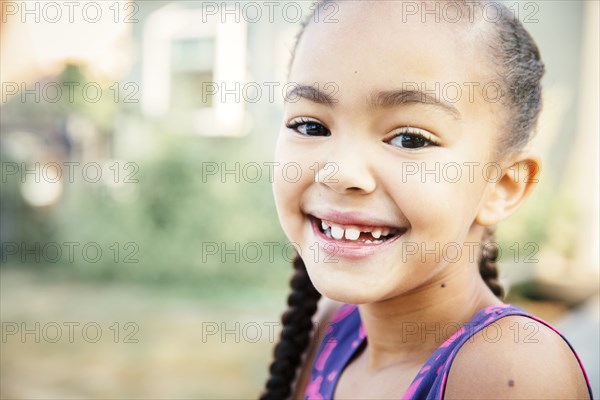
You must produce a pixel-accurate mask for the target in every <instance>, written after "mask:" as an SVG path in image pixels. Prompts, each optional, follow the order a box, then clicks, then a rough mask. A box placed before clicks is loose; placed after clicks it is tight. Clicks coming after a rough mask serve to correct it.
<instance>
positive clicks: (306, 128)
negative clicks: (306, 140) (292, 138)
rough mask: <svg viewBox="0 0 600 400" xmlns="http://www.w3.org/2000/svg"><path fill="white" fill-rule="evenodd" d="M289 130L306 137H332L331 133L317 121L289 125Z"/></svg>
mask: <svg viewBox="0 0 600 400" xmlns="http://www.w3.org/2000/svg"><path fill="white" fill-rule="evenodd" d="M286 127H287V128H288V129H293V130H295V131H296V132H298V133H299V134H301V135H304V136H330V135H331V132H330V131H329V129H327V128H325V127H324V126H323V125H321V124H320V123H318V122H316V121H312V120H308V121H302V120H301V121H298V122H292V123H290V124H287V125H286Z"/></svg>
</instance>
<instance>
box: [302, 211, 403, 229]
mask: <svg viewBox="0 0 600 400" xmlns="http://www.w3.org/2000/svg"><path fill="white" fill-rule="evenodd" d="M307 214H308V215H312V216H313V217H316V218H318V219H321V220H325V221H327V222H332V223H334V224H337V225H350V226H357V227H361V226H364V227H382V228H399V229H404V228H405V227H404V226H402V225H400V224H394V223H390V222H389V221H387V220H385V219H382V218H379V217H375V216H371V215H368V214H365V213H363V212H361V211H337V210H331V209H329V210H319V211H312V212H308V213H307Z"/></svg>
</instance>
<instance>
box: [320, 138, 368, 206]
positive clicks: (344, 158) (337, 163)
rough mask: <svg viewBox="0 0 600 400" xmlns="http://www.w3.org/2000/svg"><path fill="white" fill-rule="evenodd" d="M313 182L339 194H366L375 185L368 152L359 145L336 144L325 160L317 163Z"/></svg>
mask: <svg viewBox="0 0 600 400" xmlns="http://www.w3.org/2000/svg"><path fill="white" fill-rule="evenodd" d="M317 164H318V165H316V166H315V167H316V168H315V169H317V171H316V173H315V182H316V183H318V184H322V185H325V186H327V187H328V188H330V189H331V190H333V191H335V192H337V193H340V194H349V193H357V194H368V193H372V192H373V191H374V190H375V188H376V187H377V183H376V180H375V177H374V176H373V174H372V172H371V171H370V168H369V154H368V152H366V151H364V148H363V149H361V148H360V146H359V145H356V144H354V145H353V146H350V145H345V146H336V148H335V150H333V151H332V152H331V153H330V154H329V157H327V161H324V162H320V163H317Z"/></svg>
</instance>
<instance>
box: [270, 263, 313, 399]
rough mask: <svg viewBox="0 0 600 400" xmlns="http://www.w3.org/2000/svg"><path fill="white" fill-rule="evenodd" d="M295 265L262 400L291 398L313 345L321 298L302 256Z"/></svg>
mask: <svg viewBox="0 0 600 400" xmlns="http://www.w3.org/2000/svg"><path fill="white" fill-rule="evenodd" d="M293 265H294V269H295V273H294V275H293V276H292V279H291V281H290V286H291V287H292V292H291V293H290V295H289V296H288V299H287V303H288V306H289V307H288V309H287V310H286V311H285V312H284V313H283V315H282V316H281V322H282V325H283V328H282V330H281V336H280V339H279V343H277V345H276V346H275V351H274V354H273V355H274V360H273V362H272V363H271V366H270V367H269V372H270V376H269V379H268V380H267V384H266V390H265V391H264V392H263V394H262V395H261V397H260V399H261V400H283V399H285V398H287V397H288V396H290V394H291V386H292V382H293V381H294V378H295V376H296V370H297V369H298V366H299V365H300V361H301V359H302V355H303V354H304V352H305V350H306V348H307V347H308V344H309V341H310V333H311V331H312V328H313V323H312V317H313V315H314V314H315V311H316V310H317V303H318V301H319V299H320V298H321V294H320V293H319V292H317V289H315V287H314V286H313V284H312V282H311V281H310V278H309V277H308V273H307V272H306V267H305V266H304V261H302V258H300V256H299V255H297V256H296V258H295V259H294V261H293Z"/></svg>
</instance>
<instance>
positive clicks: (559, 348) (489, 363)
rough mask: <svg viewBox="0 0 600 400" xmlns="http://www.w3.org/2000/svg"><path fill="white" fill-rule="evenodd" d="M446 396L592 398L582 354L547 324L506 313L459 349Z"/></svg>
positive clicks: (459, 397) (450, 373) (451, 397)
mask: <svg viewBox="0 0 600 400" xmlns="http://www.w3.org/2000/svg"><path fill="white" fill-rule="evenodd" d="M444 398H445V399H499V398H502V399H525V398H526V399H589V394H588V390H587V385H586V381H585V377H584V375H583V372H582V370H581V368H580V366H579V363H578V361H577V358H576V357H575V355H574V354H573V352H572V351H571V349H570V347H569V345H568V344H567V343H566V342H565V341H564V340H563V339H562V338H561V337H560V336H559V335H558V334H557V333H556V332H554V331H553V330H552V329H550V328H549V327H547V326H546V325H544V324H542V323H540V322H538V321H536V320H533V319H531V318H527V317H523V316H507V317H504V318H501V319H499V320H498V321H496V322H495V323H493V324H491V325H490V326H489V327H487V328H484V329H483V330H481V331H480V332H477V333H476V334H475V335H474V336H473V337H472V338H471V339H470V340H469V341H467V342H466V343H465V344H464V345H463V346H462V348H461V349H460V350H459V351H458V353H457V355H456V358H455V360H454V362H453V364H452V367H451V368H450V372H449V375H448V381H447V385H446V391H445V395H444Z"/></svg>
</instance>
